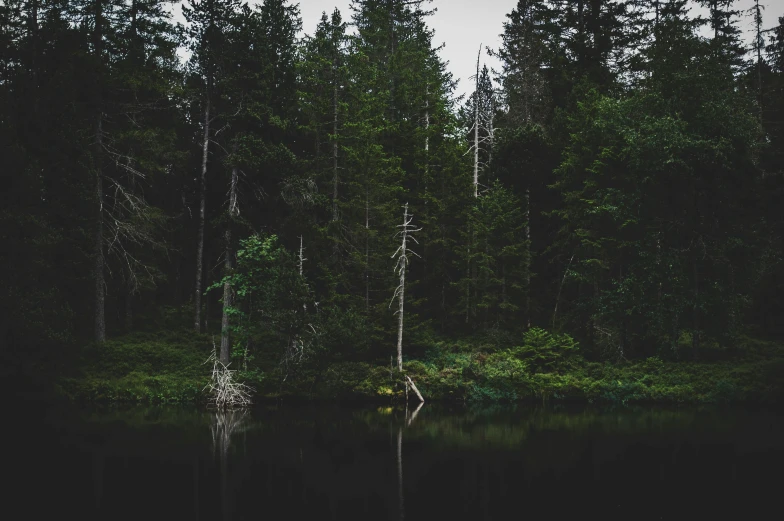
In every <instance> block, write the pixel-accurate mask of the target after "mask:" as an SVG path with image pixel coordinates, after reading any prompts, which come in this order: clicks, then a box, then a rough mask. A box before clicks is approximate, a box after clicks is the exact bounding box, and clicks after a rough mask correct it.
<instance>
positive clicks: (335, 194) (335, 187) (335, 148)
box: [332, 83, 338, 221]
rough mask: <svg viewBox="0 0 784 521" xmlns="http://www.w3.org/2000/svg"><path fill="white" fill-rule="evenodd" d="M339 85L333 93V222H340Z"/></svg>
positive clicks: (334, 88)
mask: <svg viewBox="0 0 784 521" xmlns="http://www.w3.org/2000/svg"><path fill="white" fill-rule="evenodd" d="M337 136H338V85H337V83H335V85H334V87H333V91H332V220H333V221H337V220H338V141H337Z"/></svg>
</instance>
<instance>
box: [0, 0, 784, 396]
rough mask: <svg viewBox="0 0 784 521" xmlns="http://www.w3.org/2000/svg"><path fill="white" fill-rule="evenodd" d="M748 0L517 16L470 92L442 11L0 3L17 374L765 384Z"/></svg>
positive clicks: (149, 380)
mask: <svg viewBox="0 0 784 521" xmlns="http://www.w3.org/2000/svg"><path fill="white" fill-rule="evenodd" d="M736 4H738V2H736V1H734V0H698V1H687V0H519V1H518V2H517V3H516V6H514V8H513V9H512V10H511V12H510V13H508V15H507V17H506V20H505V21H504V22H503V24H502V25H500V26H499V27H498V32H499V33H500V34H501V38H502V40H501V41H502V44H501V46H500V47H499V48H497V49H488V48H481V49H477V52H478V54H477V55H474V56H465V57H464V59H465V60H466V61H469V62H470V63H472V64H474V63H476V75H475V77H473V78H471V79H470V80H468V81H469V89H468V94H467V95H466V96H465V97H462V96H457V95H456V81H455V79H454V78H453V77H452V75H451V74H450V73H449V72H448V68H447V64H446V63H444V61H443V60H442V59H441V58H440V57H439V46H438V45H437V43H436V42H437V36H436V35H435V33H434V31H433V30H432V29H431V28H430V27H429V26H428V17H429V16H430V15H431V14H432V13H433V9H434V6H433V4H432V2H429V1H427V0H353V2H352V5H351V10H350V12H345V13H341V12H340V11H339V10H337V9H336V10H334V11H333V12H325V13H324V14H323V16H322V18H321V21H320V22H319V23H318V25H317V26H316V27H304V28H303V27H302V22H301V19H300V14H299V9H298V6H297V4H296V3H294V2H289V1H286V0H263V1H260V2H258V3H256V4H254V5H248V4H247V3H243V2H241V1H239V0H186V1H185V2H183V3H182V6H181V7H180V3H179V2H172V1H171V0H169V1H157V0H4V1H3V3H2V5H0V147H2V153H1V157H2V166H1V167H0V169H1V170H2V172H3V175H2V180H3V182H2V185H3V189H2V190H1V191H0V244H2V247H0V268H1V269H0V290H1V291H2V292H3V296H2V298H0V308H1V309H0V366H1V368H0V375H2V379H3V381H4V382H5V383H7V384H10V385H13V386H14V387H15V388H17V389H32V390H35V391H40V390H41V389H48V390H51V391H54V392H55V393H57V394H59V395H62V396H66V397H69V398H72V399H77V400H87V401H109V402H154V403H159V402H164V403H169V402H183V401H187V402H198V401H203V400H204V396H205V391H204V388H205V385H207V384H208V381H209V380H208V379H209V375H210V366H209V363H210V362H209V361H210V360H211V361H212V363H213V364H214V367H230V368H231V369H232V370H234V371H235V372H234V373H232V374H233V377H234V378H235V379H236V380H237V381H238V382H244V383H245V384H247V385H248V386H249V387H250V388H252V389H253V390H254V393H255V399H257V400H260V399H265V398H282V397H290V398H292V399H294V398H330V399H332V398H341V399H344V398H345V399H349V398H352V399H363V400H386V401H389V400H397V399H401V398H402V397H403V396H404V392H405V393H406V394H407V391H408V384H407V383H406V382H408V381H411V382H412V383H413V382H416V387H417V388H418V390H419V391H421V392H422V394H423V395H424V397H425V399H448V400H462V401H467V400H475V401H518V400H539V401H542V400H550V399H552V400H577V401H588V402H594V401H598V402H601V401H607V402H612V403H624V404H626V403H631V402H644V401H650V402H662V403H664V402H666V403H686V402H688V403H717V402H721V403H724V402H747V401H751V402H777V401H779V402H780V401H781V399H782V398H783V397H784V378H783V375H784V320H782V317H784V212H782V206H781V201H782V200H784V18H779V19H778V20H768V19H766V18H765V16H764V15H765V11H764V6H763V5H762V3H760V1H759V0H757V1H756V2H755V3H754V6H753V7H752V9H751V10H750V11H745V10H741V9H740V8H739V7H738V6H737V5H736ZM698 5H699V6H701V7H702V8H703V10H702V11H701V12H703V11H704V12H705V13H707V15H705V16H696V15H695V14H694V10H693V9H692V8H694V7H696V6H698ZM180 8H182V13H183V15H184V19H185V23H184V24H180V23H178V22H176V21H175V19H174V17H173V16H172V11H173V10H176V11H177V12H179V9H180ZM745 27H753V35H752V38H751V43H750V44H749V41H748V38H746V39H745V40H744V38H743V28H745ZM303 31H304V34H303ZM488 54H491V55H493V56H495V57H496V58H497V59H498V60H499V61H500V63H501V67H500V68H499V70H492V69H490V68H488V67H487V66H486V65H485V61H486V58H487V55H488ZM205 360H207V361H208V363H207V364H205ZM402 375H406V376H407V377H408V378H409V379H410V380H408V379H407V380H404V379H403V378H402Z"/></svg>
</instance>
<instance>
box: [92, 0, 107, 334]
mask: <svg viewBox="0 0 784 521" xmlns="http://www.w3.org/2000/svg"><path fill="white" fill-rule="evenodd" d="M102 31H103V5H102V0H96V2H95V28H94V31H93V48H94V52H95V56H96V74H95V85H96V89H97V92H96V98H95V99H96V114H95V143H94V147H95V148H94V151H93V153H94V155H95V157H94V158H93V161H94V163H93V167H94V169H95V194H94V196H95V203H94V204H95V232H94V237H93V241H94V244H93V277H94V279H95V280H94V282H95V288H94V293H95V294H94V299H95V317H94V318H95V341H96V342H98V343H101V342H104V341H105V340H106V316H105V312H106V284H105V281H104V253H103V165H102V161H103V104H102V99H103V92H102V85H103V78H102V73H103V70H102V69H103V33H102Z"/></svg>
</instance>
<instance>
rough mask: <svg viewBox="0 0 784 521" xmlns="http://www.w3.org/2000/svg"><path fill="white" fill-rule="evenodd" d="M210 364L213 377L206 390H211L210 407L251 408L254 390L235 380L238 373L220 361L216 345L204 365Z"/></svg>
mask: <svg viewBox="0 0 784 521" xmlns="http://www.w3.org/2000/svg"><path fill="white" fill-rule="evenodd" d="M209 362H212V375H211V377H210V381H209V382H208V383H207V385H206V386H205V387H204V389H205V390H207V389H209V394H210V405H214V406H215V407H217V408H218V409H232V408H235V407H248V406H250V405H251V404H252V403H253V402H252V401H251V396H250V393H251V392H252V391H253V389H251V387H250V386H248V385H245V384H243V383H240V382H237V381H236V380H235V379H234V375H235V373H236V372H237V371H234V370H231V369H229V368H228V366H227V365H224V364H223V363H222V362H221V361H220V360H218V357H217V354H216V348H215V345H214V343H213V349H212V353H211V354H210V357H209V358H207V360H206V361H205V362H204V363H205V364H206V363H209Z"/></svg>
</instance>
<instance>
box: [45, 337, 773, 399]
mask: <svg viewBox="0 0 784 521" xmlns="http://www.w3.org/2000/svg"><path fill="white" fill-rule="evenodd" d="M212 348H213V345H212V339H211V337H209V336H207V335H198V334H195V333H193V332H189V331H183V330H180V331H170V332H146V333H133V334H129V335H126V336H123V337H119V338H116V339H114V340H110V341H108V342H106V343H105V344H103V345H101V346H89V347H87V348H85V349H84V351H83V352H82V355H81V360H80V364H79V370H78V371H77V372H75V373H74V374H72V375H71V376H70V377H67V378H61V379H60V380H59V381H58V383H57V389H58V391H59V392H60V393H61V394H62V395H65V396H67V397H69V398H70V399H73V400H78V401H89V402H118V403H120V402H124V403H199V402H204V401H205V398H206V397H205V395H204V391H203V389H204V386H205V384H206V383H207V378H208V374H209V369H210V368H209V367H208V366H206V365H204V361H205V360H206V359H207V357H208V356H209V353H210V351H211V350H212ZM736 351H737V354H735V355H733V356H732V358H731V359H724V360H719V361H707V360H705V361H693V360H692V361H664V360H662V359H660V358H656V357H653V358H648V359H644V360H635V361H624V362H621V363H597V362H588V361H586V360H585V359H583V358H582V357H581V356H579V354H573V355H570V356H568V357H566V356H564V357H561V358H553V359H552V360H553V362H552V363H551V364H549V365H548V364H547V363H545V364H544V365H543V364H540V363H538V362H540V361H541V360H540V359H542V360H545V361H546V357H540V356H538V357H536V358H531V357H530V356H526V352H525V348H512V349H501V350H497V349H493V347H492V346H490V345H487V344H476V343H475V344H471V343H470V342H467V341H462V342H434V343H433V345H432V346H430V347H429V348H428V349H426V350H425V354H424V355H423V356H421V357H420V358H419V359H416V360H407V361H405V362H404V364H403V367H404V371H405V372H406V373H407V374H408V375H409V376H411V378H413V380H414V381H415V382H416V385H417V387H418V388H419V390H420V391H421V392H422V394H423V395H424V396H425V398H426V399H427V400H449V401H460V402H515V401H538V402H542V401H570V402H584V403H617V404H633V403H661V404H705V403H781V402H782V401H784V400H783V399H784V348H782V347H781V346H780V345H778V344H775V343H771V342H765V341H761V340H754V339H749V338H744V339H742V340H741V345H740V348H739V349H737V350H736ZM262 365H263V366H262V367H258V368H257V369H255V370H253V371H246V372H242V371H240V373H239V376H240V378H241V379H242V380H244V381H245V382H246V383H248V384H250V385H251V386H252V387H253V388H254V389H255V396H256V400H257V401H263V400H265V399H278V398H286V399H328V400H335V399H337V400H359V401H376V402H391V401H394V400H398V399H400V398H402V396H403V392H404V390H403V389H404V388H403V386H402V381H401V379H400V378H398V377H396V375H395V372H392V371H390V367H389V366H388V365H381V364H373V363H369V362H356V361H354V362H351V361H342V362H332V363H325V362H323V361H322V362H316V361H315V360H313V361H311V362H310V363H307V362H306V363H304V364H303V365H301V366H300V367H299V368H297V369H296V371H292V372H290V373H289V374H288V376H286V375H284V374H283V370H282V368H281V367H280V366H279V365H277V364H275V363H273V362H269V363H267V364H262ZM284 377H285V378H284Z"/></svg>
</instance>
